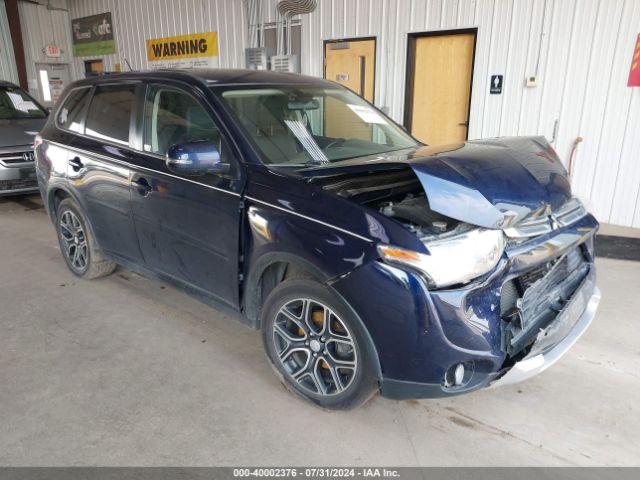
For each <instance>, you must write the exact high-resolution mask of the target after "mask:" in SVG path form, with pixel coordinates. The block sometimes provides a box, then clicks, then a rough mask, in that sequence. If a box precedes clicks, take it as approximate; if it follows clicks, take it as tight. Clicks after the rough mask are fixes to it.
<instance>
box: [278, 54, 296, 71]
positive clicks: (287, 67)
mask: <svg viewBox="0 0 640 480" xmlns="http://www.w3.org/2000/svg"><path fill="white" fill-rule="evenodd" d="M271 70H273V71H274V72H285V73H300V57H298V55H274V56H272V57H271Z"/></svg>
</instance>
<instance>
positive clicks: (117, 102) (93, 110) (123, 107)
mask: <svg viewBox="0 0 640 480" xmlns="http://www.w3.org/2000/svg"><path fill="white" fill-rule="evenodd" d="M134 98H135V85H109V86H103V87H97V88H96V90H95V93H94V94H93V99H92V100H91V105H90V106H89V112H88V113H87V120H86V122H85V133H86V134H87V135H91V136H92V137H96V138H103V139H105V140H109V141H111V142H115V143H121V144H123V145H128V144H129V125H130V119H131V111H132V109H133V102H134Z"/></svg>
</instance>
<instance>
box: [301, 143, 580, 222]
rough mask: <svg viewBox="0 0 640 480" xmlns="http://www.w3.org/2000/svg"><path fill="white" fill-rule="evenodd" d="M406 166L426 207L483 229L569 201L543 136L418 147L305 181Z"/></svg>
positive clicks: (337, 166) (330, 168)
mask: <svg viewBox="0 0 640 480" xmlns="http://www.w3.org/2000/svg"><path fill="white" fill-rule="evenodd" d="M406 165H409V166H410V167H411V168H412V169H413V171H414V172H415V174H416V176H417V177H418V179H419V181H420V183H421V184H422V186H423V188H424V190H425V192H426V195H427V198H428V201H429V206H430V208H431V209H432V210H433V211H435V212H438V213H440V214H442V215H445V216H448V217H450V218H454V219H456V220H460V221H463V222H467V223H471V224H474V225H478V226H482V227H486V228H504V227H507V226H509V225H512V224H514V223H517V222H518V221H520V220H522V219H523V218H525V217H527V216H529V215H532V214H537V213H542V212H547V211H548V210H549V209H550V210H551V211H554V210H557V209H558V208H559V207H560V206H561V205H562V204H564V203H565V202H566V201H567V200H569V199H570V198H571V186H570V183H569V180H568V177H567V172H566V170H565V169H564V167H563V165H562V163H561V162H560V160H559V159H558V157H557V155H556V153H555V151H554V150H553V148H552V147H551V145H550V144H549V143H548V142H547V141H546V139H545V138H544V137H504V138H496V139H489V140H474V141H469V142H464V143H459V144H455V145H446V146H438V147H421V148H418V149H416V150H413V151H409V152H408V153H403V154H401V155H380V156H377V157H373V158H371V157H365V158H360V159H350V160H345V161H342V162H336V163H333V164H330V165H327V166H322V167H315V168H311V169H305V170H304V171H302V172H300V173H302V174H303V176H305V177H314V176H321V177H325V176H333V175H338V174H340V173H356V172H357V171H380V170H381V169H382V170H384V169H386V168H388V169H397V168H403V167H404V166H406Z"/></svg>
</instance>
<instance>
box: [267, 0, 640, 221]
mask: <svg viewBox="0 0 640 480" xmlns="http://www.w3.org/2000/svg"><path fill="white" fill-rule="evenodd" d="M267 3H268V4H269V5H270V8H269V10H272V9H275V4H276V3H277V1H275V0H268V2H267ZM302 22H303V33H302V35H303V52H302V59H301V65H302V71H303V73H306V74H310V75H317V76H321V75H322V60H323V52H322V40H328V39H337V38H350V37H366V36H375V37H376V38H377V59H376V60H377V69H376V70H377V71H376V73H377V75H376V95H375V103H376V105H377V106H379V107H386V108H387V109H388V111H389V114H390V115H391V116H392V117H393V118H394V119H395V120H397V121H402V118H403V114H404V94H405V92H404V90H405V78H406V55H407V53H406V52H407V39H408V37H407V35H408V33H410V32H423V31H434V30H448V29H457V28H467V27H477V28H478V38H477V45H476V58H475V67H474V78H473V94H472V99H471V118H470V128H469V137H470V138H482V137H495V136H505V135H536V134H542V135H545V136H546V137H547V138H548V139H552V138H553V137H554V132H556V139H555V145H556V149H557V151H558V153H559V155H560V157H561V158H562V159H563V160H564V161H565V162H567V161H568V159H569V154H570V151H571V147H572V145H573V142H574V140H575V139H576V137H578V136H581V137H583V138H584V141H583V142H582V143H581V144H580V145H579V146H578V149H577V153H576V155H575V156H574V171H573V179H572V183H573V188H574V191H575V193H576V194H577V195H579V196H580V197H581V198H582V199H583V200H584V201H585V202H586V203H587V204H588V205H589V208H590V209H591V210H592V211H593V212H594V213H595V214H596V216H597V217H598V219H599V220H601V221H603V222H610V223H615V224H619V225H625V226H635V227H640V135H639V134H638V132H639V129H638V125H639V121H640V98H639V97H640V89H639V88H633V89H632V88H628V87H627V86H626V81H627V75H628V72H629V66H630V61H631V55H632V52H633V47H634V43H635V38H636V35H637V34H638V33H639V31H638V28H639V25H640V2H638V1H637V0H319V5H318V9H317V10H316V11H315V12H313V13H312V14H310V15H306V16H303V17H302ZM536 69H537V73H538V76H539V79H540V84H539V86H538V87H536V88H526V87H525V86H524V81H525V77H526V76H527V75H531V74H533V73H535V72H536ZM492 74H503V75H504V76H505V77H504V81H505V82H504V89H503V94H502V95H489V92H488V90H489V85H488V82H489V78H490V75H492ZM556 122H557V128H556Z"/></svg>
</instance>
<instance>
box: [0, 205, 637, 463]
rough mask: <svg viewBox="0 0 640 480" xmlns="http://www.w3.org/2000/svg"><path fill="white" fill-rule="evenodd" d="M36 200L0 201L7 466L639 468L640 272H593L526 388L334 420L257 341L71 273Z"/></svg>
mask: <svg viewBox="0 0 640 480" xmlns="http://www.w3.org/2000/svg"><path fill="white" fill-rule="evenodd" d="M37 202H38V199H37V197H32V198H31V199H23V200H21V201H20V203H16V201H14V200H7V199H0V227H1V228H0V246H1V252H2V256H1V257H0V272H1V273H0V465H239V464H242V465H252V464H260V465H309V464H311V465H333V464H342V465H344V464H351V465H354V464H355V465H372V464H373V465H424V466H426V465H639V464H640V443H639V442H638V431H639V430H640V404H639V403H638V398H640V381H639V379H640V375H639V373H638V372H640V343H639V340H638V339H639V338H640V337H639V336H638V320H639V318H640V317H639V316H638V311H640V295H639V293H640V263H633V262H624V261H616V260H602V261H599V269H600V282H599V283H600V287H601V289H602V291H603V300H602V303H601V307H600V311H599V313H598V316H597V318H596V321H595V322H594V324H593V326H592V327H591V329H590V330H589V331H588V332H587V333H586V334H585V336H584V337H583V338H582V339H581V340H580V341H579V342H578V344H577V345H576V346H575V347H574V348H573V349H572V350H571V351H570V352H569V353H568V354H567V355H566V356H565V358H563V359H562V360H561V361H560V362H559V363H558V364H556V365H555V366H554V367H553V368H551V369H550V370H548V371H546V372H545V373H543V374H542V375H540V376H538V377H537V378H535V379H533V380H531V381H529V382H528V383H525V384H521V385H520V386H515V387H511V388H502V389H495V390H491V391H482V392H478V393H474V394H471V395H468V396H463V397H457V398H451V399H445V400H424V401H408V402H396V401H390V400H385V399H381V398H379V397H378V398H375V399H374V400H373V401H371V402H370V403H368V404H367V405H366V406H365V407H364V408H362V409H360V410H357V411H351V412H343V413H328V412H324V411H320V410H317V409H315V408H313V407H311V406H309V405H307V404H305V403H303V402H302V401H300V400H298V399H297V398H295V397H293V396H292V395H290V394H289V393H287V392H286V391H285V390H284V388H283V387H282V386H281V385H280V384H279V382H278V380H277V379H276V376H275V375H274V374H273V372H272V370H271V368H270V367H269V366H268V365H267V361H266V358H265V355H264V354H263V351H262V345H261V341H260V336H259V333H258V332H255V331H252V330H250V329H248V328H246V327H244V326H241V325H240V324H239V323H236V322H234V321H231V320H230V319H228V318H225V316H224V315H221V314H219V313H217V312H216V311H215V310H212V309H211V308H209V307H207V306H205V305H203V304H201V303H199V302H198V301H196V300H194V299H192V298H190V297H188V296H187V295H184V294H182V293H180V292H178V291H177V290H175V289H173V288H172V287H168V286H165V285H163V284H161V283H158V282H155V281H150V280H147V279H145V278H142V277H140V276H138V275H135V274H132V273H130V272H128V271H126V270H122V269H119V270H118V271H116V273H115V274H113V275H112V276H110V277H107V278H105V279H101V280H95V281H82V280H79V279H77V278H76V277H74V276H73V275H72V274H71V273H70V272H69V271H68V270H67V268H66V266H65V264H64V262H63V260H62V258H61V256H60V253H59V251H58V245H57V242H56V238H55V234H54V231H53V228H52V226H51V225H50V223H49V221H48V219H47V218H46V216H45V214H44V211H43V210H42V209H41V208H38V204H37Z"/></svg>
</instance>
